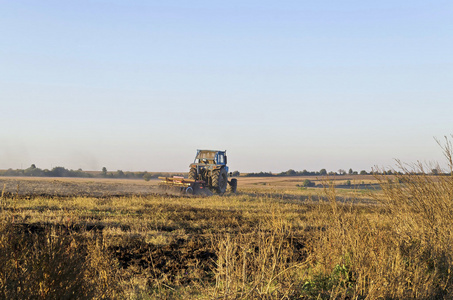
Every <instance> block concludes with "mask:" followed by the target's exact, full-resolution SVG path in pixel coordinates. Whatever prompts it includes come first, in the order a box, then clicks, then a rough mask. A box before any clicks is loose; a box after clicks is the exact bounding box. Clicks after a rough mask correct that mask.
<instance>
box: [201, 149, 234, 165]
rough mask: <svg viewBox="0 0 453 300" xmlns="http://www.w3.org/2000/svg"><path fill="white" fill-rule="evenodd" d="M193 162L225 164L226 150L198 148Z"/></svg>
mask: <svg viewBox="0 0 453 300" xmlns="http://www.w3.org/2000/svg"><path fill="white" fill-rule="evenodd" d="M194 163H195V164H208V165H220V166H225V165H226V164H227V156H226V151H216V150H198V151H197V156H196V157H195V161H194Z"/></svg>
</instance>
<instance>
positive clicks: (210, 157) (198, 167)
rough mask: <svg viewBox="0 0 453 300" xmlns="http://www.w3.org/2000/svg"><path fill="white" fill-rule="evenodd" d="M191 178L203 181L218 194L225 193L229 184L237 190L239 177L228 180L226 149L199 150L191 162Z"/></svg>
mask: <svg viewBox="0 0 453 300" xmlns="http://www.w3.org/2000/svg"><path fill="white" fill-rule="evenodd" d="M230 175H231V174H230ZM189 179H193V180H195V181H197V180H200V181H203V182H204V184H205V186H206V187H208V188H210V189H211V190H212V191H214V192H216V193H218V194H223V193H225V191H226V189H227V186H228V185H230V189H231V191H232V192H233V193H235V192H236V190H237V179H235V178H233V179H231V180H230V181H229V180H228V166H227V156H226V151H219V150H197V156H195V160H194V162H193V163H192V164H190V170H189Z"/></svg>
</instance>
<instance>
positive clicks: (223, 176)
mask: <svg viewBox="0 0 453 300" xmlns="http://www.w3.org/2000/svg"><path fill="white" fill-rule="evenodd" d="M227 185H228V175H227V172H226V171H225V169H224V168H222V169H220V170H214V171H212V187H213V188H214V190H215V191H216V192H217V193H219V194H223V193H225V191H226V188H227Z"/></svg>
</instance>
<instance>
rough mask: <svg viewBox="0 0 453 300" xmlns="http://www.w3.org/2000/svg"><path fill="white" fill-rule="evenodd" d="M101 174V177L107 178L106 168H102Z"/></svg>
mask: <svg viewBox="0 0 453 300" xmlns="http://www.w3.org/2000/svg"><path fill="white" fill-rule="evenodd" d="M101 174H102V176H104V177H106V176H107V168H106V167H102V171H101Z"/></svg>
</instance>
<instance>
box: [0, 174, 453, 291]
mask: <svg viewBox="0 0 453 300" xmlns="http://www.w3.org/2000/svg"><path fill="white" fill-rule="evenodd" d="M305 179H309V180H311V181H313V182H314V187H308V188H307V187H302V183H303V182H304V180H305ZM157 183H158V182H157V181H149V182H146V181H144V180H142V181H140V180H114V179H110V180H108V179H61V178H58V179H57V178H50V179H49V178H46V179H38V178H13V177H10V178H7V177H3V178H0V188H2V195H1V215H2V218H1V223H0V231H1V233H2V234H1V237H0V252H1V253H0V293H1V296H0V297H1V298H7V299H8V298H20V299H28V298H33V299H49V298H51V299H52V298H55V299H62V298H74V297H75V295H76V296H77V298H110V299H112V298H115V299H116V298H120V299H332V298H333V299H376V298H383V299H407V298H420V299H431V298H437V299H443V298H446V299H447V298H451V297H452V295H453V291H452V288H451V286H452V283H453V282H452V273H451V267H452V266H453V252H452V247H453V243H452V242H453V240H452V238H453V225H452V224H453V223H452V219H453V218H452V217H451V215H452V214H451V213H452V212H453V200H452V199H453V179H452V177H451V176H431V175H427V174H424V173H422V174H418V175H415V174H412V173H411V172H405V173H404V174H403V175H397V176H379V177H376V178H375V177H373V176H358V175H356V176H349V177H348V176H337V178H324V179H321V178H319V179H318V178H314V177H307V178H305V177H272V178H246V177H240V178H239V186H238V193H237V194H231V193H226V194H224V195H223V196H217V195H215V196H211V197H202V196H200V197H196V196H178V195H167V194H159V193H158V190H157Z"/></svg>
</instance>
